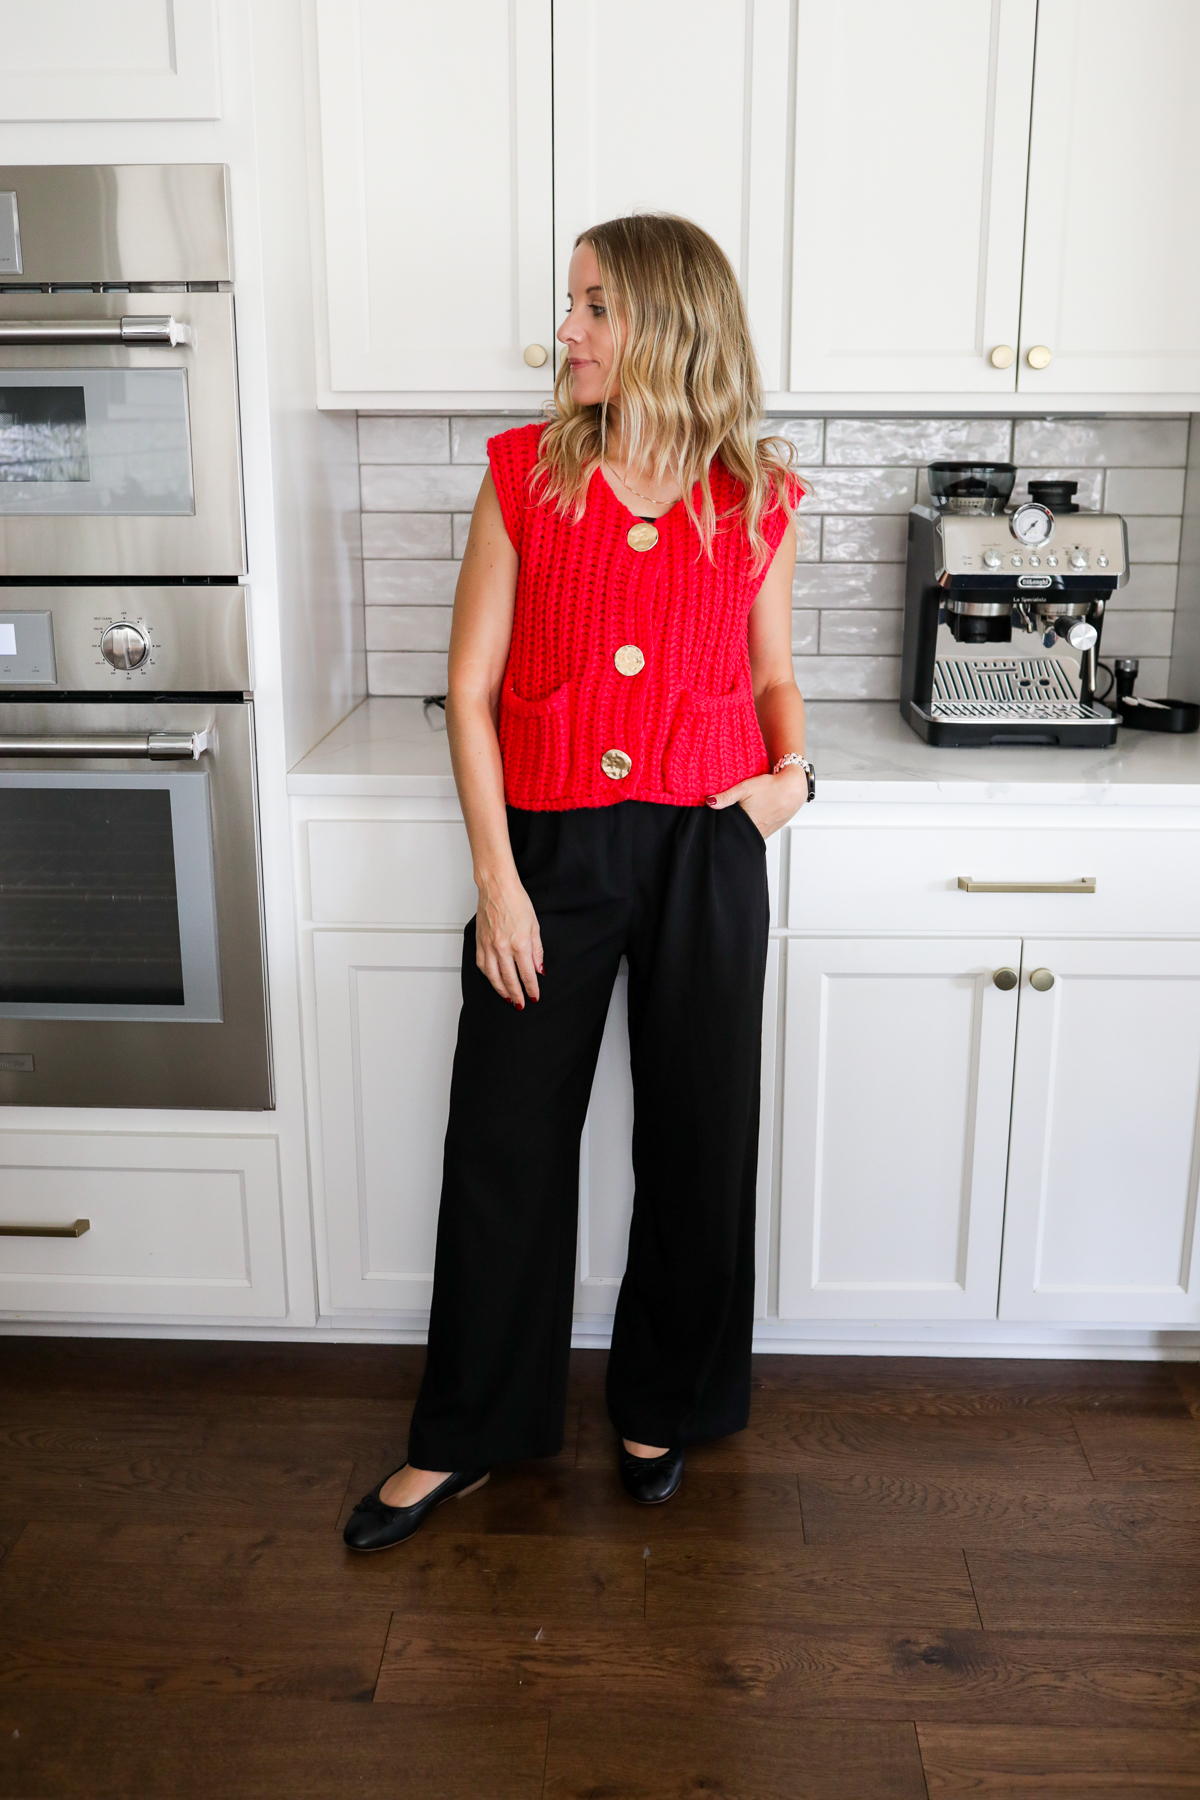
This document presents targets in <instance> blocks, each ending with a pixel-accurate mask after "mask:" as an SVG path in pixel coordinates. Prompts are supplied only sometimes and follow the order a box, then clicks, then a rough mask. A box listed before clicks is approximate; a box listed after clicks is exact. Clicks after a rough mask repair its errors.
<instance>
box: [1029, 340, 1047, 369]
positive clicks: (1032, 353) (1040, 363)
mask: <svg viewBox="0 0 1200 1800" xmlns="http://www.w3.org/2000/svg"><path fill="white" fill-rule="evenodd" d="M1025 361H1026V362H1027V363H1028V364H1029V366H1030V368H1031V369H1045V368H1048V367H1049V365H1050V352H1049V350H1047V348H1046V346H1045V344H1034V345H1033V346H1032V348H1031V349H1030V350H1029V351H1028V352H1027V353H1026V357H1025Z"/></svg>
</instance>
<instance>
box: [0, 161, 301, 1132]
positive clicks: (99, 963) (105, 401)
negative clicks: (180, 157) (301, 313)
mask: <svg viewBox="0 0 1200 1800" xmlns="http://www.w3.org/2000/svg"><path fill="white" fill-rule="evenodd" d="M232 276H233V270H232V265H231V258H230V234H229V207H228V194H227V182H226V172H225V170H224V168H222V167H220V166H212V165H203V164H192V165H182V166H162V165H154V166H149V165H147V166H129V167H60V168H0V1102H3V1103H8V1104H16V1105H68V1106H173V1107H231V1108H263V1107H269V1106H271V1105H272V1104H273V1093H272V1082H271V1062H270V1040H269V1032H268V1018H267V986H266V965H265V959H264V937H263V924H262V897H261V874H260V857H259V833H258V814H257V799H256V792H257V790H256V780H255V758H254V704H253V683H252V679H251V667H250V658H249V637H248V630H247V626H248V618H247V608H246V602H247V590H246V588H245V587H244V586H243V585H242V579H243V577H244V576H245V573H246V550H245V532H244V527H243V512H242V480H241V457H240V445H239V429H238V390H237V357H236V340H235V331H234V303H233V282H232Z"/></svg>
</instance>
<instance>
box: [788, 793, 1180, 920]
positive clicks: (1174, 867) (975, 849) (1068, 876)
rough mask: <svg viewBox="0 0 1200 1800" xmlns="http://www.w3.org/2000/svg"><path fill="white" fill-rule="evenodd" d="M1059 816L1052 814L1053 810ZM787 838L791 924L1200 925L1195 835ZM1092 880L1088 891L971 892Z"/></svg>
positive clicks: (927, 829)
mask: <svg viewBox="0 0 1200 1800" xmlns="http://www.w3.org/2000/svg"><path fill="white" fill-rule="evenodd" d="M1047 810H1049V809H1047ZM1055 810H1056V811H1057V809H1055ZM790 836H791V860H790V879H789V884H788V928H789V930H792V931H821V932H828V931H837V932H861V931H888V932H897V931H901V932H903V931H914V932H926V931H927V932H933V933H939V934H940V933H943V932H964V933H972V934H976V933H979V932H1014V931H1015V932H1037V933H1039V934H1041V933H1048V934H1058V933H1066V934H1071V933H1074V932H1085V933H1090V932H1104V933H1118V934H1121V933H1125V934H1131V935H1139V934H1157V933H1171V934H1178V935H1183V936H1187V935H1193V934H1196V933H1198V932H1200V905H1198V902H1197V896H1198V895H1200V830H1187V829H1175V830H1167V829H1154V828H1152V827H1145V828H1136V827H1116V826H1108V827H1101V826H1095V825H1090V826H1089V825H1080V826H1074V825H1064V824H1063V823H1062V821H1061V817H1058V818H1056V819H1055V820H1053V821H1050V820H1047V822H1046V824H1044V825H1042V824H1040V823H1037V824H1029V825H1020V826H1013V825H996V826H989V825H987V824H971V825H946V824H930V825H928V826H926V825H923V824H913V823H912V822H911V821H908V822H904V823H899V822H898V823H897V824H895V825H888V824H880V823H873V824H870V825H862V826H856V825H846V826H841V825H833V826H821V827H818V826H817V824H816V821H815V820H813V821H812V822H807V821H806V824H805V827H804V829H803V830H794V831H792V832H791V834H790ZM960 876H970V877H972V878H973V879H974V880H976V881H988V882H1005V883H1008V882H1012V883H1019V882H1067V881H1077V880H1078V879H1079V878H1080V877H1081V876H1089V877H1094V879H1095V882H1096V891H1095V892H1094V893H1091V894H1084V893H1065V894H1027V893H1000V894H989V893H978V892H975V893H970V892H966V891H964V890H963V889H962V888H960V887H959V885H958V879H959V877H960Z"/></svg>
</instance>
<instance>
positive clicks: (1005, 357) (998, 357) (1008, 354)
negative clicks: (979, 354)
mask: <svg viewBox="0 0 1200 1800" xmlns="http://www.w3.org/2000/svg"><path fill="white" fill-rule="evenodd" d="M1016 354H1017V353H1016V351H1015V350H1014V349H1013V347H1012V345H1011V344H997V345H996V348H995V349H994V350H993V351H992V354H991V355H990V356H989V357H988V361H989V362H990V363H991V365H992V367H993V369H1011V368H1012V366H1013V359H1014V357H1015V356H1016Z"/></svg>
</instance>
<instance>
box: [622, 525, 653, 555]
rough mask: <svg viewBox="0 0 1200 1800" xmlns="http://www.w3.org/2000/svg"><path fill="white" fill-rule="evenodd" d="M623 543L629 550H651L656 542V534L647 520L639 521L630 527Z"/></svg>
mask: <svg viewBox="0 0 1200 1800" xmlns="http://www.w3.org/2000/svg"><path fill="white" fill-rule="evenodd" d="M625 542H626V543H627V544H628V545H629V548H630V549H631V550H653V548H654V546H655V544H657V542H658V532H657V531H656V530H655V528H654V526H653V525H651V524H650V522H649V520H647V519H639V520H638V522H637V524H636V525H631V526H630V528H629V536H628V537H627V538H626V539H625Z"/></svg>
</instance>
